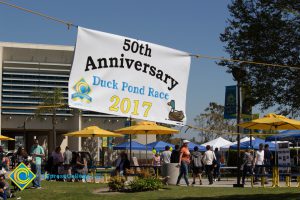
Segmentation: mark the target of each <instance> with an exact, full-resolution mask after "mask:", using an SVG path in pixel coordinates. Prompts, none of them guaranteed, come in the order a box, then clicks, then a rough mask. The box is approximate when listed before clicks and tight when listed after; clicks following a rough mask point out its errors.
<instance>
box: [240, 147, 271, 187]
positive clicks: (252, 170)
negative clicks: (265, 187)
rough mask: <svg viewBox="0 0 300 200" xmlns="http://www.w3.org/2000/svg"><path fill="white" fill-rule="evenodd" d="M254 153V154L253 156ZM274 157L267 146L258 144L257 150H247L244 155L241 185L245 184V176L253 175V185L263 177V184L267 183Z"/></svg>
mask: <svg viewBox="0 0 300 200" xmlns="http://www.w3.org/2000/svg"><path fill="white" fill-rule="evenodd" d="M253 153H254V154H253ZM274 160H275V159H274V156H273V154H272V152H271V151H270V149H269V145H268V144H265V145H263V144H260V145H259V149H258V150H257V151H255V152H253V151H252V150H250V149H247V150H246V152H245V153H244V158H243V164H242V166H241V168H242V170H243V177H242V183H243V184H245V178H246V176H247V175H254V177H255V178H254V183H257V182H258V180H259V177H265V183H266V184H267V183H268V179H267V177H268V174H271V173H272V166H273V164H274Z"/></svg>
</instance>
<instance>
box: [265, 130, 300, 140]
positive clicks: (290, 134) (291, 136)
mask: <svg viewBox="0 0 300 200" xmlns="http://www.w3.org/2000/svg"><path fill="white" fill-rule="evenodd" d="M299 140H300V130H286V131H281V132H280V133H279V134H276V135H272V136H268V137H266V141H290V142H293V141H299Z"/></svg>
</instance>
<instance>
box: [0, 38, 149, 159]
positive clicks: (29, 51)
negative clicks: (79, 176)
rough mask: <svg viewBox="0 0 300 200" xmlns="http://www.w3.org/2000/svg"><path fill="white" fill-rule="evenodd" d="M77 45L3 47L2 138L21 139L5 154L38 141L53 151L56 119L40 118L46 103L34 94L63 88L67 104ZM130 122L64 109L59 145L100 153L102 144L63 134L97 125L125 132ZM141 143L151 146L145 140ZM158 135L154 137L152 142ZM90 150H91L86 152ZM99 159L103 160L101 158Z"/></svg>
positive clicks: (60, 116)
mask: <svg viewBox="0 0 300 200" xmlns="http://www.w3.org/2000/svg"><path fill="white" fill-rule="evenodd" d="M73 50H74V47H72V46H59V45H44V44H25V43H10V42H0V76H1V80H2V82H1V84H0V88H1V89H0V93H1V94H0V98H1V105H2V106H1V108H0V109H1V115H0V118H1V120H0V122H1V124H0V127H1V129H0V130H1V134H2V135H5V136H9V137H12V138H14V139H15V141H8V142H3V141H2V145H3V146H4V148H5V149H8V150H14V149H16V148H17V147H18V146H19V145H22V146H25V147H26V149H27V150H29V148H30V146H31V145H32V143H33V139H34V138H37V139H39V141H40V143H41V144H42V145H43V146H44V147H45V149H47V150H48V151H52V150H53V148H54V147H53V146H52V144H53V134H52V117H51V116H52V114H51V113H47V114H45V113H44V114H42V115H40V116H37V115H36V113H37V109H38V108H37V106H38V105H39V104H40V102H41V99H38V98H36V97H34V96H33V95H32V94H33V92H35V91H37V90H41V91H51V90H53V88H60V89H61V90H62V93H63V95H64V99H65V103H67V96H68V79H69V74H70V70H71V63H72V59H73ZM126 120H127V119H126V118H121V117H116V116H112V115H106V114H100V113H94V112H89V111H82V112H81V111H79V110H77V109H70V108H61V109H59V110H58V112H57V121H56V129H57V138H56V144H57V145H60V146H61V147H62V149H64V147H65V146H66V145H68V146H70V148H71V149H72V150H81V149H82V148H85V149H84V150H89V149H91V148H92V149H91V150H92V151H95V152H98V150H97V149H95V148H98V145H99V140H96V141H94V142H96V145H90V144H89V143H88V142H87V141H84V140H85V139H81V138H71V137H64V136H63V134H65V133H68V132H71V131H76V130H80V129H82V128H85V127H87V126H90V125H97V126H99V127H101V128H103V129H106V130H115V129H118V128H121V127H124V125H125V121H126ZM137 140H138V141H140V142H141V141H145V140H144V139H143V136H142V138H141V137H140V136H139V137H138V138H137ZM154 140H155V136H150V137H148V141H149V142H152V141H154ZM84 145H86V147H84ZM97 157H98V156H97Z"/></svg>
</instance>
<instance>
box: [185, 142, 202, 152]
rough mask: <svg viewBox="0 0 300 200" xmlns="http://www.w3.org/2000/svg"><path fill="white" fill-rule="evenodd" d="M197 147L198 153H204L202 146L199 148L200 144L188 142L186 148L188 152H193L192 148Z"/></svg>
mask: <svg viewBox="0 0 300 200" xmlns="http://www.w3.org/2000/svg"><path fill="white" fill-rule="evenodd" d="M195 146H197V147H198V148H199V150H198V151H206V148H205V147H204V146H201V145H200V144H196V143H193V142H190V143H189V144H188V148H189V150H190V151H194V147H195Z"/></svg>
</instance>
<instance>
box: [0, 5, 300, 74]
mask: <svg viewBox="0 0 300 200" xmlns="http://www.w3.org/2000/svg"><path fill="white" fill-rule="evenodd" d="M0 3H1V4H4V5H7V6H10V7H12V8H16V9H19V10H22V11H25V12H28V13H31V14H35V15H38V16H40V17H44V18H46V19H49V20H53V21H56V22H59V23H62V24H65V25H67V27H68V29H70V27H71V26H73V27H75V28H78V25H75V24H73V23H72V22H67V21H64V20H61V19H57V18H55V17H51V16H49V15H46V14H43V13H41V12H37V11H33V10H30V9H27V8H23V7H20V6H17V5H14V4H10V3H7V2H4V1H0ZM189 56H191V57H195V58H206V59H210V60H223V61H228V62H238V63H247V64H255V65H263V66H268V67H283V68H291V69H296V70H299V69H300V66H289V65H281V64H271V63H264V62H256V61H248V60H238V59H229V58H224V57H214V56H207V55H201V54H190V55H189Z"/></svg>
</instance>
